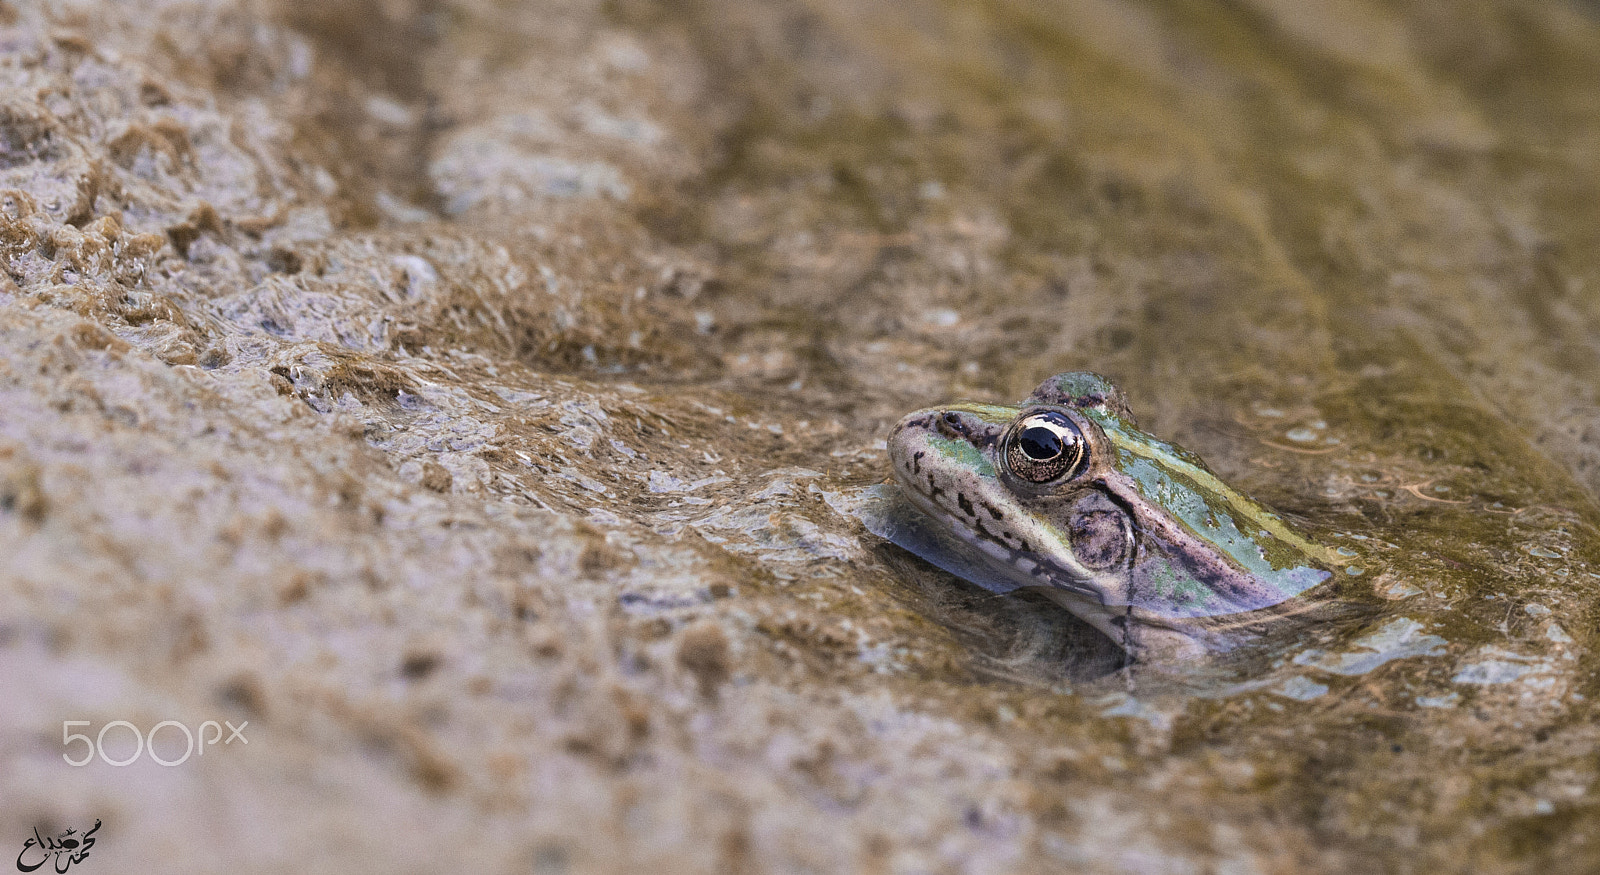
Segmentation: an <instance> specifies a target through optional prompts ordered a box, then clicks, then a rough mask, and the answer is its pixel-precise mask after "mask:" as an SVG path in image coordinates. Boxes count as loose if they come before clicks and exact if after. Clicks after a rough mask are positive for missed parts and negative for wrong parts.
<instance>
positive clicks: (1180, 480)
mask: <svg viewBox="0 0 1600 875" xmlns="http://www.w3.org/2000/svg"><path fill="white" fill-rule="evenodd" d="M1083 413H1084V415H1086V416H1088V417H1089V418H1090V419H1091V420H1093V421H1094V423H1095V424H1096V425H1098V426H1100V428H1101V430H1102V431H1104V432H1105V434H1106V437H1108V438H1110V439H1111V443H1112V446H1113V447H1115V448H1116V451H1117V454H1118V457H1119V458H1118V465H1117V468H1118V469H1120V470H1121V471H1123V472H1124V473H1125V474H1127V475H1128V476H1129V477H1132V478H1133V479H1134V480H1135V481H1137V482H1138V483H1139V485H1140V489H1141V491H1143V492H1144V493H1145V494H1146V495H1147V496H1149V498H1150V500H1152V501H1154V502H1156V503H1157V504H1159V505H1161V506H1162V507H1164V508H1166V509H1167V510H1168V511H1169V512H1171V513H1172V515H1173V516H1174V517H1175V518H1177V519H1178V520H1179V521H1181V522H1182V523H1183V524H1184V525H1185V526H1186V527H1188V528H1189V530H1190V531H1192V532H1193V533H1194V534H1195V535H1196V536H1197V537H1199V538H1203V539H1204V540H1206V541H1208V542H1210V543H1212V544H1215V545H1216V546H1217V547H1218V548H1219V549H1221V550H1222V551H1223V552H1225V553H1227V554H1228V555H1229V556H1230V557H1232V558H1233V559H1234V560H1235V561H1237V562H1238V563H1239V564H1240V565H1242V566H1244V567H1245V568H1247V569H1248V570H1250V571H1252V572H1255V573H1256V574H1261V575H1264V576H1267V577H1271V576H1273V575H1272V572H1277V571H1284V570H1288V569H1291V568H1292V567H1294V566H1298V565H1303V564H1305V562H1306V560H1308V559H1310V560H1312V561H1316V562H1320V563H1324V564H1333V565H1338V564H1343V560H1342V559H1340V558H1339V557H1338V555H1337V554H1335V553H1334V552H1333V551H1332V550H1330V549H1328V548H1326V547H1323V546H1321V545H1318V544H1314V543H1312V542H1310V541H1307V540H1306V539H1304V538H1302V537H1301V536H1300V535H1298V534H1296V533H1295V532H1294V531H1293V530H1292V529H1290V528H1289V527H1288V526H1287V525H1285V524H1284V522H1283V520H1282V519H1280V518H1279V517H1278V516H1277V514H1274V513H1272V512H1271V511H1269V510H1267V509H1266V508H1264V507H1262V506H1261V505H1259V504H1257V503H1255V502H1254V501H1252V500H1251V499H1249V498H1247V497H1245V496H1244V495H1241V494H1240V493H1238V492H1236V491H1235V490H1234V489H1232V488H1231V487H1229V486H1228V485H1227V484H1225V483H1223V482H1222V481H1221V480H1219V479H1217V476H1216V475H1215V474H1212V473H1211V472H1210V471H1208V470H1206V468H1205V466H1204V465H1203V464H1201V462H1200V460H1199V457H1197V456H1195V455H1194V454H1192V453H1190V452H1189V451H1187V450H1184V449H1182V448H1180V447H1176V446H1173V445H1172V444H1169V443H1167V442H1165V441H1162V440H1159V439H1157V438H1153V437H1151V436H1150V435H1147V434H1145V433H1144V432H1141V431H1137V430H1135V429H1132V428H1129V427H1128V426H1127V425H1126V424H1125V423H1124V422H1123V421H1122V420H1121V419H1120V418H1118V417H1116V416H1115V415H1112V414H1111V413H1109V412H1108V411H1106V410H1103V409H1100V408H1094V407H1090V408H1084V409H1083ZM1235 516H1238V517H1240V518H1242V519H1243V520H1245V521H1246V523H1247V524H1253V526H1254V527H1255V528H1256V529H1257V530H1258V531H1255V532H1249V533H1247V532H1244V531H1241V530H1240V529H1239V527H1238V526H1237V525H1236V524H1235V522H1234V517H1235ZM1263 535H1266V536H1270V537H1267V538H1264V539H1263V537H1262V536H1263ZM1255 548H1259V552H1258V550H1257V549H1255ZM1295 551H1298V553H1299V555H1298V556H1296V555H1294V552H1295ZM1262 554H1265V559H1263V556H1262Z"/></svg>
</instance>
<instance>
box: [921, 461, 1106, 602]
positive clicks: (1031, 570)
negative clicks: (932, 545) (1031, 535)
mask: <svg viewBox="0 0 1600 875" xmlns="http://www.w3.org/2000/svg"><path fill="white" fill-rule="evenodd" d="M895 480H896V482H898V483H899V484H900V486H901V487H902V488H904V489H905V491H906V493H907V494H908V495H909V496H910V497H911V500H912V502H913V503H914V504H916V505H917V506H918V507H920V508H921V509H922V511H923V512H924V513H927V514H928V515H929V516H931V517H933V518H934V519H936V520H939V521H940V522H941V523H942V524H943V525H944V527H945V530H946V531H949V532H951V533H953V534H954V535H955V536H956V537H957V538H958V539H959V540H960V542H961V543H963V544H965V545H967V546H970V547H972V548H974V549H975V550H977V551H979V552H980V553H982V554H983V556H984V557H985V558H986V559H988V560H990V562H992V563H998V564H999V565H1001V566H1002V568H1003V572H1002V573H1004V572H1011V573H1014V574H1019V575H1025V576H1026V581H1025V582H1024V583H1023V585H1024V586H1036V587H1043V588H1047V589H1057V590H1061V591H1064V592H1068V593H1072V594H1074V595H1077V596H1081V597H1083V598H1085V599H1088V600H1091V601H1092V602H1093V603H1095V604H1097V605H1101V606H1107V607H1109V606H1110V605H1109V604H1108V603H1107V602H1106V600H1105V595H1104V594H1103V593H1101V592H1099V591H1097V590H1095V589H1093V588H1091V587H1088V586H1085V585H1084V584H1082V583H1079V582H1078V581H1077V579H1076V578H1074V577H1073V576H1072V574H1071V573H1070V572H1069V571H1067V569H1065V568H1063V567H1061V566H1060V565H1059V564H1057V563H1056V562H1054V561H1052V560H1051V559H1048V558H1046V557H1043V556H1040V555H1038V554H1036V553H1032V552H1027V551H1024V550H1019V549H1017V548H1015V547H1012V546H1010V545H1009V544H1006V543H1005V542H1004V541H1003V540H1001V539H1000V538H998V537H996V536H995V535H994V534H992V533H990V532H988V531H987V530H984V529H983V528H982V523H981V522H980V523H979V524H978V528H977V529H974V528H973V527H972V526H970V525H968V524H967V522H966V521H965V520H964V519H962V518H961V517H959V516H956V514H955V513H954V512H952V511H951V510H950V509H949V508H946V507H945V506H944V505H943V504H941V503H940V502H939V500H938V498H937V497H935V496H932V495H929V494H928V493H926V492H924V491H922V489H920V488H919V487H918V486H917V484H914V483H909V482H906V481H905V480H902V479H901V478H900V477H898V476H896V477H895ZM930 485H932V484H931V483H930ZM934 488H936V489H937V487H934ZM939 491H940V492H945V490H942V489H940V490H939Z"/></svg>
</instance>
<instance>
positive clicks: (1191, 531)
mask: <svg viewBox="0 0 1600 875" xmlns="http://www.w3.org/2000/svg"><path fill="white" fill-rule="evenodd" d="M887 449H888V456H889V462H890V465H891V467H892V470H893V479H892V481H891V483H890V484H886V486H885V488H886V489H887V492H886V493H884V494H883V495H882V496H881V499H882V505H881V506H880V507H878V508H877V509H876V510H874V511H873V513H872V514H871V517H870V519H868V527H869V528H870V529H873V530H874V531H875V532H876V533H877V534H879V535H881V536H883V537H885V538H887V539H888V540H890V541H891V542H893V543H895V544H897V545H898V546H900V547H902V548H905V549H907V550H909V551H910V552H912V553H914V554H916V555H917V556H919V557H921V558H922V559H925V560H927V561H929V562H931V563H933V564H934V565H936V566H938V567H940V568H942V569H944V570H945V571H948V572H950V573H952V574H955V575H956V576H957V577H961V578H963V579H965V580H967V581H969V582H971V583H974V584H976V585H978V586H980V587H983V588H984V589H987V590H990V591H992V592H995V593H1010V592H1013V591H1016V590H1033V591H1038V592H1041V593H1043V594H1044V595H1046V596H1047V597H1048V598H1049V599H1050V600H1052V601H1054V602H1056V603H1057V604H1059V605H1060V606H1061V607H1063V608H1065V609H1066V610H1067V611H1069V612H1071V613H1072V614H1073V615H1075V616H1077V617H1078V618H1080V619H1082V620H1083V621H1085V622H1086V623H1088V624H1089V625H1090V626H1092V627H1093V628H1094V629H1096V630H1098V631H1099V632H1100V633H1102V634H1104V635H1105V636H1106V637H1108V638H1110V639H1111V640H1112V641H1113V642H1115V643H1116V644H1117V645H1119V646H1120V647H1121V648H1122V650H1123V651H1124V652H1125V654H1127V656H1128V657H1129V658H1130V659H1131V660H1133V661H1140V662H1151V661H1170V660H1183V659H1189V658H1197V657H1202V656H1205V655H1207V654H1214V653H1219V652H1226V651H1229V650H1232V649H1233V648H1235V647H1236V646H1238V644H1239V643H1240V641H1241V640H1243V639H1245V638H1248V637H1250V636H1251V635H1252V634H1254V633H1255V632H1257V631H1259V629H1260V628H1261V621H1262V620H1263V618H1266V617H1268V616H1270V615H1271V613H1272V612H1273V611H1274V610H1284V609H1283V608H1281V607H1280V606H1282V605H1283V604H1284V603H1285V602H1288V601H1289V600H1291V599H1295V598H1296V597H1297V596H1300V595H1301V594H1303V593H1306V592H1307V591H1308V590H1310V589H1312V588H1313V587H1316V586H1318V585H1319V584H1322V583H1324V582H1326V581H1327V580H1328V579H1329V578H1330V577H1332V576H1333V573H1334V570H1335V569H1336V568H1337V567H1338V566H1339V565H1341V564H1342V563H1343V562H1344V561H1345V560H1344V559H1343V557H1342V556H1341V554H1340V553H1339V552H1338V551H1336V550H1331V549H1329V548H1327V547H1325V546H1323V545H1320V544H1317V543H1315V542H1313V541H1311V540H1309V539H1307V538H1306V537H1305V536H1303V535H1301V534H1300V533H1298V532H1297V531H1296V530H1295V529H1294V528H1292V527H1291V526H1290V525H1289V524H1288V523H1287V522H1285V520H1284V519H1283V518H1282V517H1280V516H1279V515H1278V514H1277V513H1275V512H1273V511H1272V510H1270V509H1268V508H1267V507H1266V506H1264V505H1262V504H1261V503H1259V502H1257V501H1255V500H1254V499H1252V498H1250V497H1248V496H1246V495H1244V494H1243V493H1241V492H1239V491H1238V490H1236V489H1234V488H1232V487H1230V486H1228V485H1227V484H1226V483H1224V482H1223V481H1222V480H1221V479H1220V478H1219V477H1218V476H1217V475H1216V474H1215V473H1213V472H1212V471H1211V469H1210V468H1209V467H1207V466H1206V464H1205V462H1204V461H1202V460H1201V459H1200V457H1199V456H1197V455H1195V454H1194V453H1192V452H1189V451H1188V450H1185V449H1183V448H1182V447H1179V446H1177V445H1176V444H1172V443H1168V442H1166V441H1163V440H1161V439H1159V438H1156V437H1154V436H1152V435H1150V434H1148V433H1146V432H1144V431H1142V430H1141V429H1140V428H1139V426H1138V424H1137V422H1136V420H1135V419H1134V416H1133V413H1132V411H1131V410H1130V409H1129V406H1128V402H1127V399H1126V398H1125V397H1124V396H1123V394H1122V392H1121V391H1120V390H1118V389H1117V388H1116V387H1115V386H1113V385H1112V384H1111V382H1110V381H1109V380H1107V379H1106V378H1105V377H1102V376H1100V375H1098V374H1095V373H1091V372H1087V371H1077V372H1069V373H1063V374H1057V375H1056V376H1053V377H1050V378H1049V379H1047V380H1045V381H1044V382H1043V383H1041V384H1039V386H1038V388H1036V389H1035V390H1034V391H1033V393H1032V394H1031V395H1029V396H1028V397H1027V398H1026V399H1024V400H1023V401H1022V402H1021V403H1019V404H1017V405H1015V406H1011V405H996V404H983V403H969V402H963V403H953V404H946V405H943V406H938V407H930V408H925V409H922V410H917V411H915V412H912V413H910V414H907V415H906V416H905V417H904V418H902V419H901V420H900V421H899V422H898V423H897V424H895V425H894V427H893V428H892V429H891V431H890V433H889V437H888V439H887Z"/></svg>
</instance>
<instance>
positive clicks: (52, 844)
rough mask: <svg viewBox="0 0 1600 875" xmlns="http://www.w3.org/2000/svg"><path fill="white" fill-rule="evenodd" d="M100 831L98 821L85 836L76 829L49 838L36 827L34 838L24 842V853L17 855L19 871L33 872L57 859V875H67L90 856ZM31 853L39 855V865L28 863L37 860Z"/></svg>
mask: <svg viewBox="0 0 1600 875" xmlns="http://www.w3.org/2000/svg"><path fill="white" fill-rule="evenodd" d="M99 829H100V821H99V820H98V819H96V820H95V822H94V827H93V828H91V829H90V830H89V831H88V832H86V833H84V834H83V835H78V831H77V830H75V829H69V830H66V831H64V832H62V833H61V835H60V836H51V837H48V838H47V837H45V836H41V835H39V828H38V827H34V830H33V838H31V839H28V840H27V841H25V842H23V843H22V853H20V854H17V871H18V872H32V871H34V870H35V869H38V868H39V867H41V866H43V865H44V864H45V863H48V862H50V858H51V857H55V866H54V867H52V868H54V869H55V871H56V875H66V871H67V870H68V869H71V868H72V864H73V863H82V862H83V861H84V859H85V858H86V857H88V856H89V849H90V848H92V847H94V834H95V833H96V832H97V831H98V830H99ZM29 851H33V852H34V853H36V854H37V855H38V856H37V858H36V859H37V860H38V862H37V863H29V862H27V860H30V859H35V858H34V857H30V856H29Z"/></svg>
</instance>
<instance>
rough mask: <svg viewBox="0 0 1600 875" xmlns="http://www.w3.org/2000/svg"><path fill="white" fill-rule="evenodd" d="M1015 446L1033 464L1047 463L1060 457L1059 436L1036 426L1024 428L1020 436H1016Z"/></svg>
mask: <svg viewBox="0 0 1600 875" xmlns="http://www.w3.org/2000/svg"><path fill="white" fill-rule="evenodd" d="M1017 445H1018V446H1019V447H1021V448H1022V452H1023V455H1026V456H1027V457H1028V458H1030V459H1032V460H1034V461H1035V462H1048V461H1050V460H1051V459H1054V458H1055V457H1057V456H1059V455H1061V449H1062V448H1061V435H1059V434H1056V433H1055V431H1054V430H1053V429H1048V428H1045V427H1044V426H1042V425H1036V426H1034V427H1033V428H1025V429H1023V430H1022V434H1020V435H1017Z"/></svg>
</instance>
